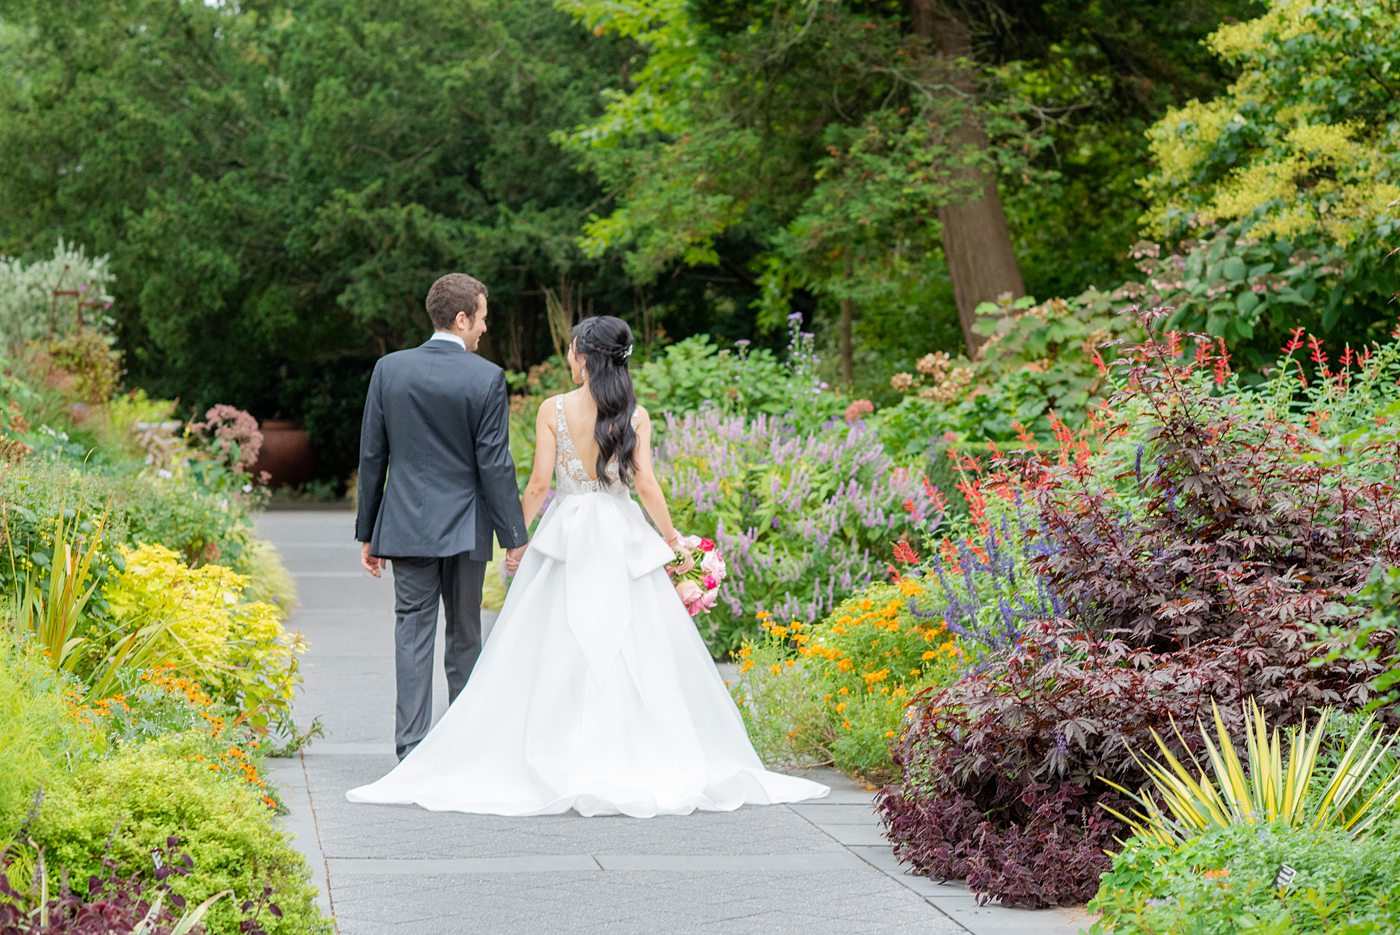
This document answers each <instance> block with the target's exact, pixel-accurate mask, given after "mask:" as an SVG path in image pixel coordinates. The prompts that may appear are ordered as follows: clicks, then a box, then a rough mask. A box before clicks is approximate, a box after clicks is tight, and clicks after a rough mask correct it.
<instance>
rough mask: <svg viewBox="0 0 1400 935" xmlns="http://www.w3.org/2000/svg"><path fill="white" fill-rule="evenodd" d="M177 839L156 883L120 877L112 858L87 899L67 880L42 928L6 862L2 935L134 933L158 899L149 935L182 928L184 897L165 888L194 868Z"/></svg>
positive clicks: (0, 868)
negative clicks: (174, 877) (171, 878)
mask: <svg viewBox="0 0 1400 935" xmlns="http://www.w3.org/2000/svg"><path fill="white" fill-rule="evenodd" d="M178 845H179V839H177V838H171V839H170V840H169V841H168V842H167V846H166V848H165V849H164V850H163V851H160V852H158V856H159V861H158V866H157V867H156V869H155V871H154V874H153V875H154V877H155V881H154V883H152V882H150V881H149V879H146V878H147V877H148V876H150V875H147V874H141V875H137V876H130V877H126V876H119V875H118V873H117V870H116V864H115V862H114V861H113V860H112V859H111V858H109V857H108V858H104V859H103V861H102V864H103V867H104V868H105V869H106V872H107V875H106V877H105V878H103V877H98V876H94V877H92V878H91V880H89V881H88V893H87V895H86V896H84V895H82V894H79V893H75V892H73V890H72V889H71V888H70V887H69V885H68V879H67V877H66V875H65V876H64V878H63V880H62V881H61V882H60V884H59V887H58V895H57V896H55V897H53V898H52V899H50V900H49V901H48V903H47V905H46V906H45V907H44V908H45V909H46V910H47V916H48V922H47V924H44V922H43V921H42V919H41V916H40V915H39V913H38V912H37V911H35V912H29V911H27V910H26V909H25V908H24V903H25V901H24V899H23V897H22V896H21V894H19V893H18V892H16V891H15V890H14V888H13V887H12V886H11V885H10V881H9V879H8V877H7V876H6V874H5V872H4V871H5V869H6V868H7V866H8V861H3V862H0V933H4V935H60V933H62V935H111V933H114V932H130V931H132V930H133V929H135V928H136V926H137V924H138V923H140V922H141V921H142V920H143V919H145V918H146V917H147V915H149V914H150V911H151V907H152V906H153V905H154V903H155V901H156V899H157V896H158V895H163V896H164V900H163V902H162V905H161V908H160V911H159V912H158V913H156V915H155V916H154V917H153V918H152V919H151V920H150V921H151V924H152V926H153V927H152V928H150V929H148V930H147V931H149V933H150V935H169V933H170V932H171V931H172V930H173V929H174V927H175V925H176V923H177V922H178V917H177V916H176V915H173V914H172V913H178V912H179V911H180V910H181V909H183V908H184V906H185V900H184V898H183V897H181V896H179V895H177V894H175V893H172V892H170V891H169V889H168V888H167V887H166V886H165V880H166V879H167V878H168V877H169V876H170V875H171V874H179V875H184V874H188V873H189V872H190V869H191V868H192V867H193V866H194V863H193V861H192V860H191V859H190V857H189V855H188V854H185V853H182V852H179V851H177V850H176V847H177V846H178ZM191 931H192V932H194V933H201V932H203V931H204V926H203V925H198V924H197V925H195V926H194V928H193V929H192V930H191Z"/></svg>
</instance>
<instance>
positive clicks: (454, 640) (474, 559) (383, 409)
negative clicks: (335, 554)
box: [355, 273, 527, 760]
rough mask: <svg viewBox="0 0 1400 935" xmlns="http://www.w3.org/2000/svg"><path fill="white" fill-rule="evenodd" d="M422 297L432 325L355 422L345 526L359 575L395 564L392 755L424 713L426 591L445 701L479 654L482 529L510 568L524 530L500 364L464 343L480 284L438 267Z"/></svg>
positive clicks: (422, 728)
mask: <svg viewBox="0 0 1400 935" xmlns="http://www.w3.org/2000/svg"><path fill="white" fill-rule="evenodd" d="M427 305H428V316H429V317H430V318H431V319H432V321H433V329H434V334H433V336H432V337H431V338H429V339H428V340H427V341H426V342H424V343H423V344H422V345H420V346H418V347H415V348H411V349H409V350H404V351H397V352H395V353H393V354H390V355H388V356H387V357H383V358H381V359H380V360H379V362H378V363H377V364H375V365H374V375H373V376H371V377H370V381H369V393H368V395H367V396H366V397H365V415H364V422H363V423H362V424H361V426H360V479H359V513H358V515H357V516H356V518H355V538H356V539H357V540H359V542H360V564H361V566H363V567H364V569H365V571H367V572H369V573H370V574H371V575H374V576H375V577H376V578H378V577H379V576H380V574H381V572H382V571H383V568H384V564H385V562H386V561H392V562H393V563H394V614H395V620H396V622H395V629H394V638H395V644H396V646H395V652H394V662H395V666H396V672H395V674H396V682H397V686H398V703H397V706H396V708H395V717H394V746H395V749H396V752H397V753H398V757H399V759H400V760H402V759H403V758H404V757H405V756H407V755H408V753H409V751H411V750H412V749H413V748H414V747H416V746H417V745H418V742H419V741H421V740H422V739H423V737H424V736H425V735H426V734H427V733H428V728H429V727H430V726H431V724H432V716H433V643H434V640H435V638H436V635H437V616H438V601H439V600H441V601H442V603H443V605H444V609H445V611H446V618H447V639H446V643H447V649H446V653H445V655H444V658H443V668H444V669H446V670H447V688H448V698H449V701H450V700H452V699H455V698H456V697H457V695H458V693H459V692H461V690H462V687H463V686H465V685H466V684H467V677H468V676H470V675H471V671H472V667H473V666H474V665H476V659H477V656H479V655H480V654H481V586H482V582H483V580H484V579H485V575H486V563H487V562H488V561H490V559H491V539H492V534H493V533H494V534H495V537H496V538H498V539H499V540H500V542H501V545H503V546H504V547H505V548H506V549H507V550H508V551H507V553H506V560H507V563H508V566H511V567H513V566H515V565H516V564H518V563H519V561H520V556H521V554H522V553H523V552H524V551H525V542H526V538H527V537H526V533H525V519H524V517H523V515H522V514H521V512H520V494H519V489H518V488H517V487H516V482H515V462H514V461H513V460H512V459H511V456H510V445H509V444H508V440H507V411H508V406H509V402H508V400H507V398H506V378H505V373H504V372H503V371H502V370H501V368H500V367H497V366H496V365H495V364H493V363H490V362H489V361H487V360H486V359H485V358H482V357H478V356H477V355H476V348H477V344H478V343H479V342H480V341H481V336H482V335H483V334H485V333H486V287H485V286H484V285H482V284H481V283H480V282H478V281H477V280H475V279H473V278H472V277H470V276H467V275H465V274H462V273H449V274H448V275H446V276H443V277H442V278H441V279H439V280H438V281H437V282H435V283H433V286H432V288H431V289H429V290H428V301H427ZM386 478H387V481H388V483H387V484H386V483H385V481H386Z"/></svg>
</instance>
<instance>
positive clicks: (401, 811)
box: [258, 511, 1088, 935]
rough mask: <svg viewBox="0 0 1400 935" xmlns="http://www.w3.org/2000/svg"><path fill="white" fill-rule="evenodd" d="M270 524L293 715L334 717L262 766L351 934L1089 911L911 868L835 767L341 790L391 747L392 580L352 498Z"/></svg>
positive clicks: (795, 925)
mask: <svg viewBox="0 0 1400 935" xmlns="http://www.w3.org/2000/svg"><path fill="white" fill-rule="evenodd" d="M258 525H259V531H260V533H261V534H262V535H263V536H265V537H266V538H269V539H271V540H272V541H273V542H274V543H275V544H276V545H277V546H278V548H279V549H281V551H282V554H283V556H284V557H285V559H286V562H287V565H288V567H289V568H290V569H291V571H292V572H293V574H294V575H295V576H296V579H297V585H298V587H299V589H300V594H301V607H300V609H299V610H297V612H296V614H295V616H294V617H293V619H292V621H291V626H292V627H293V628H294V629H299V630H301V631H302V632H303V633H305V634H306V636H307V638H308V639H309V640H310V643H311V650H310V652H309V653H308V654H307V656H306V657H305V659H304V660H303V671H304V674H305V677H306V685H305V687H304V690H303V691H302V694H301V696H300V697H299V698H298V700H297V705H296V714H297V720H298V723H300V724H303V725H305V724H309V723H310V722H311V720H312V718H313V717H320V718H321V721H322V723H323V724H324V725H325V729H326V734H325V737H324V739H322V740H318V741H315V742H314V743H312V744H311V745H310V746H309V747H308V748H307V749H306V750H305V751H304V752H302V753H301V754H300V755H299V756H298V757H297V758H295V759H287V760H275V761H272V762H271V763H270V764H269V774H270V775H271V776H272V778H274V779H275V780H277V781H278V782H280V783H281V784H282V786H283V791H284V793H285V796H286V800H287V802H288V804H289V805H290V806H291V809H292V814H291V815H290V816H288V818H287V819H286V827H287V828H288V830H290V831H291V832H292V833H293V835H294V836H295V839H296V843H297V846H298V847H299V848H300V849H301V850H302V851H303V853H305V854H306V855H307V857H308V859H309V860H310V862H311V864H312V867H313V871H314V873H315V875H316V882H317V883H318V885H319V886H320V888H321V894H322V900H323V904H324V906H325V908H326V910H327V912H328V913H330V914H332V915H333V916H334V917H335V919H336V923H337V927H338V930H339V932H340V933H341V935H381V933H392V932H403V933H414V935H438V933H441V935H447V933H452V935H459V933H490V935H513V933H547V935H555V933H568V935H583V933H598V935H603V933H608V935H633V933H665V935H680V933H706V935H742V933H750V932H752V933H760V932H761V933H764V935H785V933H803V935H824V933H841V935H858V933H871V935H874V933H880V935H886V933H930V935H943V933H949V935H952V933H961V932H972V933H975V935H1011V933H1018V935H1019V933H1033V935H1039V933H1045V935H1061V933H1070V932H1076V931H1078V930H1079V929H1080V927H1081V926H1082V925H1084V924H1086V923H1087V921H1088V920H1087V918H1086V917H1085V916H1084V915H1083V913H1079V912H1073V911H1046V912H1026V911H1018V910H1012V909H1002V908H999V907H979V906H978V905H977V904H976V902H975V901H974V900H973V898H972V896H971V895H970V894H969V893H968V892H967V890H966V889H964V888H962V887H961V886H957V885H951V884H938V883H934V882H932V881H929V880H925V879H921V878H918V877H911V876H907V875H905V874H904V873H903V872H902V871H901V869H900V867H899V866H898V864H897V863H896V862H895V860H894V856H893V854H892V853H891V852H890V849H889V847H888V845H887V844H886V843H885V840H884V838H883V837H882V835H881V834H880V828H879V823H878V821H877V819H876V817H875V814H874V812H873V811H872V809H871V804H870V803H871V794H870V793H869V792H868V791H866V789H865V788H864V786H860V785H857V784H856V783H854V782H852V781H851V780H849V779H847V778H845V777H844V776H841V775H839V774H836V773H833V772H830V771H814V772H813V774H812V775H813V778H816V779H819V780H820V781H822V782H825V783H828V784H829V785H831V786H832V787H833V791H832V794H831V796H830V797H829V798H827V799H825V800H823V801H821V802H820V803H817V804H808V805H793V806H769V807H748V808H743V809H740V810H739V811H737V812H724V813H696V814H693V815H688V816H684V817H675V816H672V817H661V818H653V819H648V820H638V819H631V818H625V817H615V818H612V817H610V818H580V817H578V816H576V815H573V814H569V815H562V816H551V817H540V818H502V817H496V816H482V815H462V814H455V813H433V812H427V811H423V810H421V809H418V808H412V807H394V806H370V805H351V804H350V803H348V802H346V801H345V798H344V795H345V790H346V789H348V788H350V787H352V786H356V785H359V784H361V783H365V782H369V781H371V780H373V779H375V778H377V777H379V776H381V775H382V774H383V773H385V772H386V771H388V769H389V768H390V767H391V766H392V765H393V762H394V760H393V756H392V737H393V712H394V670H393V585H392V583H391V581H390V580H389V578H388V576H387V575H386V576H385V578H384V579H382V580H378V581H376V580H374V579H372V578H370V577H369V576H368V575H366V574H364V573H363V572H362V571H360V570H359V567H358V556H357V547H356V545H355V543H354V542H352V541H351V538H352V530H353V517H352V516H351V515H350V514H348V513H345V512H331V511H291V512H273V513H269V514H266V515H265V516H263V517H262V518H261V519H260V521H259V524H258ZM439 653H441V649H440V648H439ZM437 680H438V685H437V697H438V699H439V712H440V710H441V707H442V705H443V704H444V702H445V697H446V685H445V683H444V681H443V677H442V672H441V669H439V671H438V674H437Z"/></svg>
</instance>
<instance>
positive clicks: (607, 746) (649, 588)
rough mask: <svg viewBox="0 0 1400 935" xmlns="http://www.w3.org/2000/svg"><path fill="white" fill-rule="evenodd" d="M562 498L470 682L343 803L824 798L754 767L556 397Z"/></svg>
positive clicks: (510, 810) (681, 616)
mask: <svg viewBox="0 0 1400 935" xmlns="http://www.w3.org/2000/svg"><path fill="white" fill-rule="evenodd" d="M556 427H557V435H558V444H557V446H556V451H557V453H556V455H555V486H556V497H555V499H554V502H553V503H552V504H551V505H550V507H549V509H548V511H547V512H546V514H545V516H544V518H543V519H542V520H541V521H540V525H539V529H538V531H537V532H536V534H535V537H534V539H533V540H532V541H531V543H530V548H529V550H528V551H527V552H526V554H525V557H524V559H523V561H522V562H521V564H520V569H519V571H518V572H517V574H516V576H515V581H514V582H513V583H512V585H511V588H510V593H509V595H508V596H507V598H506V602H505V606H504V607H503V608H502V609H501V613H500V616H499V618H498V619H497V621H496V624H495V626H494V627H493V628H492V631H491V636H490V638H489V639H488V640H487V641H486V645H485V647H484V648H483V649H482V653H481V657H480V659H479V660H478V661H477V664H476V668H475V669H474V670H473V672H472V676H471V679H470V680H469V681H468V682H467V685H466V688H464V689H463V690H462V693H461V694H460V695H459V696H458V697H457V700H456V701H455V702H454V703H453V704H452V706H451V707H450V708H448V710H447V713H446V714H445V715H444V716H443V718H442V720H441V721H439V722H438V723H437V725H436V726H435V727H434V728H433V729H432V731H430V732H429V734H428V736H427V737H426V738H424V739H423V741H422V743H420V744H419V745H418V747H417V748H415V749H414V750H413V752H412V753H410V754H409V755H408V756H407V757H406V758H405V759H404V761H403V762H402V763H400V764H399V765H398V766H397V767H396V768H395V769H394V770H393V772H391V773H389V774H388V775H387V776H385V777H384V778H382V779H380V780H379V781H378V782H374V783H371V784H370V785H367V786H360V787H358V788H355V789H351V790H350V791H349V792H348V793H346V798H348V799H349V800H350V801H352V802H379V803H416V804H418V805H421V806H423V807H424V808H428V809H433V810H436V811H460V812H483V813H489V814H497V815H549V814H556V813H560V812H566V811H568V810H569V809H574V810H575V811H577V812H578V813H579V814H581V815H612V814H618V813H621V814H624V815H631V816H634V817H637V818H645V817H650V816H653V815H684V814H689V813H690V812H692V811H695V810H696V809H701V810H707V811H730V810H733V809H736V808H738V807H739V806H741V805H746V804H753V805H772V804H777V803H781V802H798V801H802V800H805V799H814V798H819V797H821V796H824V795H826V794H827V792H828V791H829V790H828V789H827V787H826V786H823V785H821V784H819V783H815V782H811V781H809V780H806V779H800V778H796V777H793V776H784V775H782V774H780V773H773V772H769V771H768V770H766V769H764V767H763V764H762V763H761V762H760V761H759V758H758V755H757V754H756V753H755V752H754V749H753V745H752V744H751V743H750V742H749V738H748V735H747V734H746V733H745V731H744V724H743V720H742V719H741V718H740V716H739V710H738V708H736V707H735V705H734V701H733V699H731V698H730V696H729V691H728V690H727V688H726V687H725V685H724V680H723V679H722V678H721V677H720V674H719V672H718V670H716V669H715V666H714V663H713V662H712V661H711V660H710V654H709V651H708V650H707V649H706V648H705V644H704V642H703V641H702V640H701V639H700V636H699V635H698V634H697V633H696V631H695V625H694V624H693V623H692V622H691V619H690V615H689V614H688V613H687V612H686V610H685V607H684V606H683V605H682V604H681V601H680V599H679V598H678V597H677V596H676V591H675V588H674V587H673V586H672V583H671V580H670V578H669V577H668V576H667V574H666V572H665V570H664V566H665V565H666V564H667V563H668V562H670V561H672V560H673V559H674V556H673V554H672V552H671V550H670V549H669V548H668V547H667V546H666V544H665V543H664V542H663V541H662V540H661V537H660V536H659V535H657V533H656V531H655V530H654V529H652V527H651V526H650V524H648V523H647V521H646V519H645V518H644V517H643V515H642V511H641V509H640V508H639V507H638V506H637V504H636V503H634V502H633V501H632V499H631V498H630V496H629V494H628V490H627V488H626V486H624V485H623V484H621V483H620V482H619V481H618V480H617V469H616V465H611V466H609V470H608V473H607V475H606V476H605V477H604V478H602V479H601V480H595V479H593V478H591V477H589V476H588V473H587V472H586V471H585V469H584V467H583V464H582V462H581V460H580V459H579V457H578V453H577V451H576V449H575V447H574V445H573V442H572V440H571V439H570V438H569V428H568V423H567V422H566V421H565V419H564V415H563V406H562V399H559V400H557V401H556Z"/></svg>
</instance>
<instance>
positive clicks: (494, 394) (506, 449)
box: [476, 371, 529, 549]
mask: <svg viewBox="0 0 1400 935" xmlns="http://www.w3.org/2000/svg"><path fill="white" fill-rule="evenodd" d="M509 414H510V399H509V397H508V396H507V395H506V375H505V373H504V372H502V371H497V373H496V377H495V379H494V380H493V381H492V383H491V389H490V390H489V391H488V392H487V394H486V404H485V406H484V407H483V408H482V411H481V418H480V419H478V420H477V424H476V466H477V471H478V472H479V473H480V476H481V499H482V505H483V506H484V507H485V509H486V511H487V513H488V514H489V515H490V517H491V525H492V526H493V527H494V528H495V530H496V538H498V539H500V540H501V545H502V546H504V547H505V548H507V549H514V548H516V547H518V546H522V545H524V544H525V543H526V542H528V541H529V537H528V536H527V535H526V533H525V514H523V513H522V512H521V511H520V488H519V487H517V486H516V481H515V459H514V458H512V457H511V456H510V418H509Z"/></svg>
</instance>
